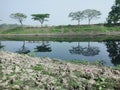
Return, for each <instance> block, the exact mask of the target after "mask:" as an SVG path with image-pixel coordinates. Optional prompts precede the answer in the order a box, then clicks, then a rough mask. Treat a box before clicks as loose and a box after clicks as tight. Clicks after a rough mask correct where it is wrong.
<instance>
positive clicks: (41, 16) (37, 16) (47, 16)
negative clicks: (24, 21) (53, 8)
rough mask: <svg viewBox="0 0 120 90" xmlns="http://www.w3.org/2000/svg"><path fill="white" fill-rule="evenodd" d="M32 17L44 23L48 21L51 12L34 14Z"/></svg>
mask: <svg viewBox="0 0 120 90" xmlns="http://www.w3.org/2000/svg"><path fill="white" fill-rule="evenodd" d="M31 16H32V19H34V20H37V21H39V22H40V23H41V26H42V25H43V23H44V21H48V20H47V19H46V18H49V16H50V14H32V15H31Z"/></svg>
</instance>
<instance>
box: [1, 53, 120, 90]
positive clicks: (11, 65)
mask: <svg viewBox="0 0 120 90" xmlns="http://www.w3.org/2000/svg"><path fill="white" fill-rule="evenodd" d="M119 85H120V70H119V69H114V68H112V67H107V66H102V65H101V64H91V63H85V64H83V63H74V62H64V61H60V60H53V59H50V58H35V57H30V56H28V55H20V54H16V53H11V52H3V51H1V52H0V90H6V89H8V90H103V89H105V90H119V89H120V86H119Z"/></svg>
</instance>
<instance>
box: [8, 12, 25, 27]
mask: <svg viewBox="0 0 120 90" xmlns="http://www.w3.org/2000/svg"><path fill="white" fill-rule="evenodd" d="M10 17H11V18H13V19H16V20H17V21H18V22H19V23H20V24H21V25H23V21H24V20H25V19H26V18H27V16H26V15H25V14H23V13H12V14H11V15H10Z"/></svg>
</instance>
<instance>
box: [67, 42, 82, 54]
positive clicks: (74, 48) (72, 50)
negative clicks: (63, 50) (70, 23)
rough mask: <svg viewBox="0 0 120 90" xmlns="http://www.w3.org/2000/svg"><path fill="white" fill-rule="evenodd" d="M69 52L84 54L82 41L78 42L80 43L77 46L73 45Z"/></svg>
mask: <svg viewBox="0 0 120 90" xmlns="http://www.w3.org/2000/svg"><path fill="white" fill-rule="evenodd" d="M69 52H70V53H71V54H82V52H83V48H82V47H81V46H80V42H78V45H77V46H76V47H72V49H70V50H69Z"/></svg>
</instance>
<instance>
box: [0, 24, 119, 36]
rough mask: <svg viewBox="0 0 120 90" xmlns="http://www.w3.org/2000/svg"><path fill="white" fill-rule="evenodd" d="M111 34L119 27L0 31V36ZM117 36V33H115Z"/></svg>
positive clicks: (95, 26)
mask: <svg viewBox="0 0 120 90" xmlns="http://www.w3.org/2000/svg"><path fill="white" fill-rule="evenodd" d="M110 32H111V34H112V33H115V32H120V26H111V27H106V26H103V25H90V26H89V25H82V26H77V25H68V26H51V27H16V28H11V29H8V28H7V29H0V34H80V35H83V34H85V35H87V34H90V35H95V34H110ZM116 34H118V33H116ZM119 34H120V33H119Z"/></svg>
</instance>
